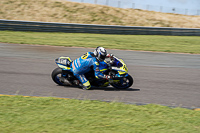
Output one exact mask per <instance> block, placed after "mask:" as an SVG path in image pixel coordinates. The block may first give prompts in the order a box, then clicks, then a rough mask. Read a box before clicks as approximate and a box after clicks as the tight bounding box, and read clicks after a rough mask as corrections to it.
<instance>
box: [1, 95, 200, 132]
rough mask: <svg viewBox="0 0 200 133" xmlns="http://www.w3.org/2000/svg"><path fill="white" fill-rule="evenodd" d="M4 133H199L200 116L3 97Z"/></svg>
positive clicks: (84, 102) (103, 104) (94, 103)
mask: <svg viewBox="0 0 200 133" xmlns="http://www.w3.org/2000/svg"><path fill="white" fill-rule="evenodd" d="M0 101H1V102H0V132H1V133H29V132H31V133H44V132H48V133H77V132H81V133H145V132H146V133H171V132H174V133H189V132H190V133H199V132H200V119H199V118H200V112H199V111H193V110H189V109H183V108H169V107H165V106H160V105H152V104H149V105H143V106H137V105H130V104H123V103H117V102H100V101H89V100H73V99H57V98H51V97H45V98H40V97H38V98H33V97H22V96H10V97H9V96H0Z"/></svg>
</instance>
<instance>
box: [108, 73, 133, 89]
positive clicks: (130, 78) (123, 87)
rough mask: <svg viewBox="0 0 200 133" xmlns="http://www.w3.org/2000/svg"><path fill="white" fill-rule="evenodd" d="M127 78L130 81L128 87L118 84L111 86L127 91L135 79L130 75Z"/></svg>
mask: <svg viewBox="0 0 200 133" xmlns="http://www.w3.org/2000/svg"><path fill="white" fill-rule="evenodd" d="M125 78H127V79H128V80H129V83H128V86H119V85H118V84H115V83H112V84H111V85H112V86H113V87H114V88H116V89H127V88H129V87H131V86H132V85H133V82H134V80H133V78H132V77H131V76H130V75H128V76H127V77H125Z"/></svg>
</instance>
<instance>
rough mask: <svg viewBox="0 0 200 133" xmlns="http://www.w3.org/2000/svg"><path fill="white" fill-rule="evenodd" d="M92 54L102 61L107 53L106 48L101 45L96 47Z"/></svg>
mask: <svg viewBox="0 0 200 133" xmlns="http://www.w3.org/2000/svg"><path fill="white" fill-rule="evenodd" d="M94 55H95V57H96V58H97V60H99V61H104V60H105V58H106V55H107V52H106V50H105V49H104V48H103V47H97V48H96V49H95V50H94Z"/></svg>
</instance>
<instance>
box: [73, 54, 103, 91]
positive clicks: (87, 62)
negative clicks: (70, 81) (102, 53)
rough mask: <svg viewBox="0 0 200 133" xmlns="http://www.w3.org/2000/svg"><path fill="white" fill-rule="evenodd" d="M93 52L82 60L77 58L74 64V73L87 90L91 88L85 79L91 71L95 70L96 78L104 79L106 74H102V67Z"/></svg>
mask: <svg viewBox="0 0 200 133" xmlns="http://www.w3.org/2000/svg"><path fill="white" fill-rule="evenodd" d="M99 63H101V62H99V61H98V60H97V59H96V57H95V56H94V54H93V52H87V53H86V54H84V55H83V56H81V57H80V58H77V59H76V60H74V61H73V63H72V68H73V73H74V76H75V77H76V78H78V79H79V80H80V81H81V83H82V85H83V86H85V87H86V88H87V89H89V88H90V87H91V85H90V82H89V81H88V80H87V79H86V78H85V75H84V74H85V73H87V72H89V71H90V70H92V69H93V70H94V73H95V77H96V78H104V77H105V76H104V74H103V73H101V72H100V68H99V67H100V65H99Z"/></svg>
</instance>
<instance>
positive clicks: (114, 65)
mask: <svg viewBox="0 0 200 133" xmlns="http://www.w3.org/2000/svg"><path fill="white" fill-rule="evenodd" d="M104 62H105V63H104V65H103V66H102V67H101V68H102V69H101V70H100V71H101V72H102V73H103V74H105V75H109V76H110V77H111V78H110V79H109V80H108V79H97V78H95V75H94V70H91V71H89V72H87V73H85V74H84V75H85V77H86V78H87V79H88V80H89V82H90V84H91V86H92V87H107V86H109V85H111V86H113V87H114V88H117V89H127V88H129V87H130V86H132V84H133V82H134V81H133V78H132V77H131V75H129V74H128V68H127V66H126V64H125V62H124V61H123V60H122V59H119V58H117V57H116V56H114V55H112V56H108V57H107V58H106V60H105V61H104ZM55 63H56V64H57V65H58V67H57V68H55V69H54V70H53V72H52V74H51V77H52V79H53V81H54V82H55V83H56V84H58V85H62V86H78V84H77V83H79V82H77V81H78V79H77V78H76V77H75V76H74V74H73V71H72V69H73V68H72V65H71V64H72V61H71V59H70V57H63V56H62V57H59V58H57V59H55ZM105 64H106V65H105ZM100 65H101V63H100Z"/></svg>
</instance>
